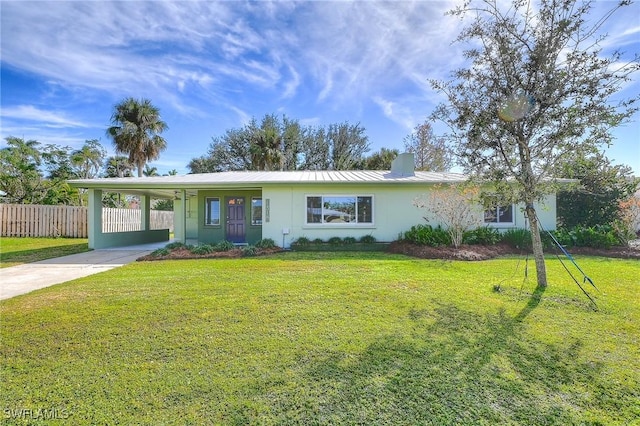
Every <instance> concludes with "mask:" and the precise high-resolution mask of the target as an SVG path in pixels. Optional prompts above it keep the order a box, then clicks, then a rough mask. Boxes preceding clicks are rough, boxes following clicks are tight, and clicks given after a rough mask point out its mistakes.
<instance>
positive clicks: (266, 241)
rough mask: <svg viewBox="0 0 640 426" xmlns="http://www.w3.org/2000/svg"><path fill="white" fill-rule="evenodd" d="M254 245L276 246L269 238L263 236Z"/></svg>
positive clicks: (262, 246)
mask: <svg viewBox="0 0 640 426" xmlns="http://www.w3.org/2000/svg"><path fill="white" fill-rule="evenodd" d="M256 247H257V248H261V249H270V248H274V247H276V242H275V241H273V240H272V239H271V238H263V239H262V240H260V241H258V242H257V243H256Z"/></svg>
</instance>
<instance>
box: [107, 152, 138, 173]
mask: <svg viewBox="0 0 640 426" xmlns="http://www.w3.org/2000/svg"><path fill="white" fill-rule="evenodd" d="M133 169H134V165H133V164H131V163H130V162H129V159H128V158H127V157H124V156H121V155H116V156H114V157H109V158H107V160H106V161H105V177H120V178H121V177H131V176H133Z"/></svg>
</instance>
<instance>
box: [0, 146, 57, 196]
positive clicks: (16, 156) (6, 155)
mask: <svg viewBox="0 0 640 426" xmlns="http://www.w3.org/2000/svg"><path fill="white" fill-rule="evenodd" d="M5 140H6V141H7V146H6V147H4V148H2V149H0V191H2V193H3V194H2V196H3V198H4V200H5V201H6V202H7V203H15V204H38V203H41V202H42V200H43V199H44V198H45V197H46V194H47V191H48V187H49V184H48V182H47V181H46V180H45V179H44V176H43V175H42V173H41V172H40V166H41V165H42V155H41V152H40V149H39V147H40V142H38V141H35V140H28V141H25V140H24V139H21V138H16V137H13V136H9V137H7V138H6V139H5Z"/></svg>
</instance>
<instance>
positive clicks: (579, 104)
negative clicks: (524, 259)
mask: <svg viewBox="0 0 640 426" xmlns="http://www.w3.org/2000/svg"><path fill="white" fill-rule="evenodd" d="M628 4H629V1H627V0H624V1H621V2H618V3H614V4H613V6H612V7H611V9H610V10H608V11H607V12H606V13H605V14H604V15H603V16H593V9H594V7H593V6H594V4H593V2H591V1H576V0H538V1H533V0H512V1H511V2H510V3H508V4H505V3H504V2H499V1H497V0H477V1H476V0H470V1H465V2H464V3H463V4H462V5H461V6H459V7H457V8H456V9H454V10H452V11H451V12H450V14H451V15H453V16H458V17H460V18H466V19H469V23H468V25H467V26H466V27H465V28H464V29H463V30H462V31H461V33H460V34H459V36H458V38H457V39H456V42H458V43H464V45H465V48H466V50H465V57H466V58H467V59H468V63H469V66H468V68H462V69H457V70H455V71H454V72H453V75H452V79H451V80H450V81H432V82H431V83H432V86H433V87H434V88H435V89H436V90H438V91H440V92H442V93H444V94H445V95H446V97H447V98H448V102H447V103H443V104H441V105H439V106H438V107H437V108H436V110H435V111H434V113H433V115H432V118H433V119H439V120H442V121H444V122H445V123H446V124H447V125H448V127H449V129H450V131H449V133H448V136H449V137H451V138H452V139H453V141H454V142H455V144H456V151H457V154H458V155H459V161H461V163H462V165H463V167H464V168H465V169H466V171H467V172H470V173H474V174H475V175H476V176H479V177H481V178H483V179H485V180H488V181H490V182H493V183H494V185H495V189H496V192H497V194H498V195H499V196H500V198H501V199H502V200H503V201H504V202H521V203H523V204H524V206H525V213H526V215H527V218H528V219H529V224H530V229H531V236H532V245H533V250H534V258H535V263H536V272H537V282H538V286H539V287H540V288H545V287H546V286H547V273H546V267H545V262H544V255H543V250H542V242H541V238H540V228H539V221H538V218H537V216H536V208H535V206H534V203H535V202H537V201H540V200H541V199H542V197H543V196H544V195H545V194H548V193H551V192H552V191H553V187H552V185H553V176H552V171H553V170H554V168H555V167H556V166H557V163H558V162H562V161H563V158H564V157H565V156H566V155H568V154H569V153H571V152H574V151H576V150H577V149H578V148H579V147H584V146H585V145H593V146H599V145H603V144H610V143H611V142H612V140H613V137H612V135H611V132H610V131H611V129H612V128H614V127H616V126H618V125H620V124H621V123H623V122H625V121H627V120H628V119H629V118H630V117H631V116H632V115H633V114H634V113H635V112H636V111H637V107H636V104H635V103H634V102H636V101H637V100H638V97H637V96H636V97H634V98H631V99H621V98H620V97H618V96H615V97H614V95H616V94H617V93H618V92H619V91H620V90H621V88H622V86H623V84H624V83H625V82H626V81H628V80H629V78H630V75H631V74H632V73H633V72H635V71H637V70H638V69H639V68H640V67H639V60H638V57H637V55H636V56H635V57H631V58H629V57H625V55H624V53H623V52H618V51H616V52H613V53H612V54H609V55H604V52H603V49H602V42H603V40H605V37H606V36H605V35H601V32H602V26H603V24H604V23H605V22H606V21H607V19H608V18H609V17H610V16H611V14H613V13H615V12H616V11H617V10H618V9H620V8H623V7H624V6H626V5H628Z"/></svg>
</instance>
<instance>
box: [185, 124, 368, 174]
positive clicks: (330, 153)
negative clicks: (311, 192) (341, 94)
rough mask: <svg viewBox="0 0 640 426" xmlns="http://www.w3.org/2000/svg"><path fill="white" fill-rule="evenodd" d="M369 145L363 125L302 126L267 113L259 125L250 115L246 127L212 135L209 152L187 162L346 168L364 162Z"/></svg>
mask: <svg viewBox="0 0 640 426" xmlns="http://www.w3.org/2000/svg"><path fill="white" fill-rule="evenodd" d="M368 149H369V148H368V141H367V136H366V135H364V128H362V127H360V125H359V124H356V125H350V124H348V123H342V124H332V125H330V126H329V127H328V128H327V129H324V128H321V127H318V128H313V127H306V128H303V127H302V126H300V124H299V123H298V121H297V120H294V119H290V118H288V117H286V116H283V117H282V119H280V118H279V117H278V116H276V115H274V114H268V115H265V116H264V117H263V119H262V121H261V122H260V124H258V122H257V120H255V119H252V120H251V121H250V122H249V123H248V124H247V125H245V126H244V127H242V128H240V129H231V130H227V131H226V133H225V134H224V135H223V136H221V137H216V138H214V139H213V142H212V143H211V145H210V146H209V151H208V153H207V154H206V155H204V156H201V157H197V158H194V159H192V160H191V161H190V162H189V164H188V166H187V167H188V168H189V169H190V170H191V173H211V172H221V171H228V170H319V169H322V170H328V169H334V170H345V169H348V168H356V167H357V166H358V165H360V164H361V163H362V160H363V154H364V153H365V152H366V151H368Z"/></svg>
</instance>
